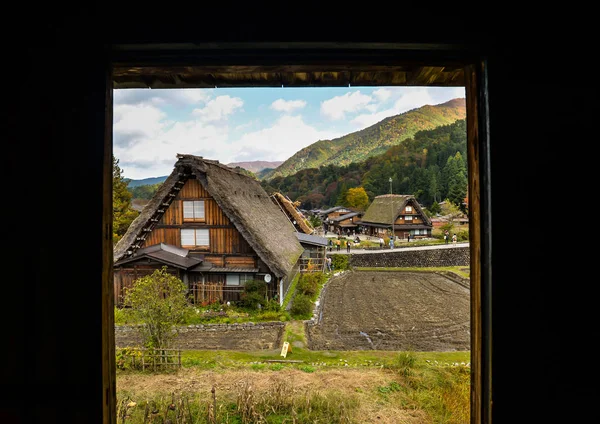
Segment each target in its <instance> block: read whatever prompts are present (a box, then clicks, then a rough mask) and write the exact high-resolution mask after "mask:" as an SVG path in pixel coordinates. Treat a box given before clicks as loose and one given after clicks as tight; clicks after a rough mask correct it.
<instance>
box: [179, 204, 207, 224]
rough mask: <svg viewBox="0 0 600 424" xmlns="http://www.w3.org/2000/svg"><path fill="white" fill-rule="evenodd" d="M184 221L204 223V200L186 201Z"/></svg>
mask: <svg viewBox="0 0 600 424" xmlns="http://www.w3.org/2000/svg"><path fill="white" fill-rule="evenodd" d="M183 220H184V221H204V200H184V201H183Z"/></svg>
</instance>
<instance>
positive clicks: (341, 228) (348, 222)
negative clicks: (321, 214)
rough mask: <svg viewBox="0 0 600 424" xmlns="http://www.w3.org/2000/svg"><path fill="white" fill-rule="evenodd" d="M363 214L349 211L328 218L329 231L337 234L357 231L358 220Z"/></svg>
mask: <svg viewBox="0 0 600 424" xmlns="http://www.w3.org/2000/svg"><path fill="white" fill-rule="evenodd" d="M363 215H364V212H360V211H357V212H349V213H345V214H343V215H339V216H335V217H333V218H329V220H328V222H329V231H333V232H336V233H339V234H353V233H354V232H358V222H359V221H360V218H361V217H362V216H363Z"/></svg>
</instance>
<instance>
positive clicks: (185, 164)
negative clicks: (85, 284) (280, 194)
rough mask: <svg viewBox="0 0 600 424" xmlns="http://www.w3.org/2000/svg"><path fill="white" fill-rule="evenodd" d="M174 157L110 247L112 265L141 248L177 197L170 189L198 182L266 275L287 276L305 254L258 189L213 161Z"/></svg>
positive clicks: (289, 229) (248, 180) (265, 194)
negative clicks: (171, 165)
mask: <svg viewBox="0 0 600 424" xmlns="http://www.w3.org/2000/svg"><path fill="white" fill-rule="evenodd" d="M177 157H178V161H177V163H175V167H174V170H173V172H172V173H171V175H169V177H168V178H167V179H166V180H165V182H164V183H163V184H162V185H161V187H160V188H159V190H158V191H157V193H156V194H155V195H154V197H153V198H152V199H151V200H150V202H148V204H147V205H146V207H145V208H144V210H143V211H142V212H141V213H140V215H139V216H138V217H137V218H136V219H135V220H134V221H133V222H132V223H131V225H130V226H129V229H128V230H127V232H126V233H125V235H124V236H123V238H122V239H121V240H120V241H119V242H118V243H117V245H116V246H115V248H114V259H115V261H117V260H119V259H121V258H122V257H123V256H125V255H130V254H132V253H133V251H135V249H136V245H137V244H141V243H140V242H139V240H138V237H140V236H142V235H143V234H144V232H145V231H148V228H151V227H152V224H153V222H155V220H156V216H157V212H160V211H161V210H164V209H166V207H168V203H169V202H170V201H171V200H170V199H172V198H174V196H173V193H177V192H176V191H175V192H174V189H177V187H181V186H183V182H184V181H185V180H186V179H187V178H197V179H198V180H199V181H200V183H201V184H202V185H203V186H204V188H205V189H206V190H207V191H208V192H209V193H210V194H211V195H212V196H213V198H214V199H215V201H216V202H217V204H218V205H219V207H220V208H221V209H222V210H223V212H224V213H225V215H226V216H227V217H228V218H229V220H230V221H231V222H232V224H233V225H234V226H235V228H236V229H237V230H238V231H239V232H240V233H241V234H242V236H243V237H244V238H245V239H246V241H247V242H248V244H249V245H250V246H251V247H252V248H253V249H254V251H255V252H256V253H257V255H258V256H259V257H260V259H261V260H262V261H263V262H264V263H265V264H266V265H267V266H268V267H269V269H271V271H272V272H273V273H274V274H275V275H277V276H278V277H283V276H285V275H287V274H288V273H289V272H290V271H291V269H292V267H293V266H294V264H295V263H296V261H297V259H298V258H299V257H300V255H301V254H302V251H303V250H304V249H303V247H302V246H301V245H300V243H299V242H298V239H297V238H296V235H295V231H294V228H293V227H292V226H291V225H290V223H289V222H288V220H287V218H286V217H285V215H283V214H282V213H281V210H280V209H279V208H278V207H277V206H276V205H275V204H274V203H273V202H272V201H271V200H270V199H269V195H268V194H267V193H266V192H265V191H264V189H263V188H262V187H261V186H260V183H259V182H258V181H256V180H255V179H253V178H250V177H248V176H246V175H244V174H242V173H240V172H238V171H236V170H235V169H233V168H229V167H227V166H225V165H222V164H220V163H219V162H218V161H213V160H208V159H203V158H202V157H200V156H193V155H180V154H178V155H177ZM153 220H154V221H153Z"/></svg>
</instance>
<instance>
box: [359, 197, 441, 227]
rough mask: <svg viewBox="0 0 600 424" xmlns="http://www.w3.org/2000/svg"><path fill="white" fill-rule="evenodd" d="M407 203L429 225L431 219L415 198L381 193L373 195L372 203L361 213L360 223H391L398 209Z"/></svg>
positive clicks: (398, 211)
mask: <svg viewBox="0 0 600 424" xmlns="http://www.w3.org/2000/svg"><path fill="white" fill-rule="evenodd" d="M407 203H410V204H411V205H412V206H413V207H414V208H415V210H416V211H417V212H418V213H419V214H421V215H422V218H423V221H424V222H425V223H426V224H427V225H429V226H431V220H430V219H429V218H428V217H427V215H425V213H424V212H423V209H422V208H421V205H419V202H417V199H415V197H414V196H412V195H408V194H383V195H381V196H377V197H375V199H373V203H371V205H370V206H369V208H368V209H367V211H366V212H365V214H364V215H363V217H362V219H361V224H365V225H368V224H369V223H373V224H384V225H392V222H393V221H394V220H395V219H396V218H397V217H398V215H399V214H400V211H402V210H403V209H404V207H405V206H406V205H407Z"/></svg>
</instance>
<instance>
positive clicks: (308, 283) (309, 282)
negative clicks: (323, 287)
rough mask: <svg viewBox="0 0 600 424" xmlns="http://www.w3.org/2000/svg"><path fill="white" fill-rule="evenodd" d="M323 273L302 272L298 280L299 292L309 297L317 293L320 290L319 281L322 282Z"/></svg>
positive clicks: (297, 287)
mask: <svg viewBox="0 0 600 424" xmlns="http://www.w3.org/2000/svg"><path fill="white" fill-rule="evenodd" d="M322 275H323V274H321V273H317V272H314V273H313V272H311V273H306V274H302V275H301V276H300V279H299V280H298V285H297V286H296V290H297V292H298V293H301V294H305V295H307V296H309V297H312V296H314V295H315V294H317V291H318V290H319V283H320V282H321V278H320V277H321V276H322Z"/></svg>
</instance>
